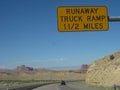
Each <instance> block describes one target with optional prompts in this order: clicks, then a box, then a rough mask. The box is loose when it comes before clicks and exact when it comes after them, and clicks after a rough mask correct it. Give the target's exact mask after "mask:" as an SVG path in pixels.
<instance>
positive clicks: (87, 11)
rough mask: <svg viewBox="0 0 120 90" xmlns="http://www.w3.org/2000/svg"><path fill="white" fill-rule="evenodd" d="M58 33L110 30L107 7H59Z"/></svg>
mask: <svg viewBox="0 0 120 90" xmlns="http://www.w3.org/2000/svg"><path fill="white" fill-rule="evenodd" d="M57 9H58V10H57V13H58V31H59V32H75V31H95V30H97V31H100V30H103V31H105V30H108V28H109V25H108V14H107V7H105V6H78V7H77V6H72V7H71V6H67V7H58V8H57Z"/></svg>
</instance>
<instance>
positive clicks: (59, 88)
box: [32, 84, 101, 90]
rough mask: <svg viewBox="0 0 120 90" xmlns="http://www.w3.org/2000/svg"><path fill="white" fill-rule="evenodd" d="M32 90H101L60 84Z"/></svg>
mask: <svg viewBox="0 0 120 90" xmlns="http://www.w3.org/2000/svg"><path fill="white" fill-rule="evenodd" d="M32 90H101V89H96V88H92V87H85V86H84V87H83V86H74V85H72V84H67V85H65V86H64V85H60V84H51V85H46V86H41V87H38V88H36V89H32Z"/></svg>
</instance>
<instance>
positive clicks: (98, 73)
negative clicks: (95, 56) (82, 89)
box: [86, 51, 120, 86]
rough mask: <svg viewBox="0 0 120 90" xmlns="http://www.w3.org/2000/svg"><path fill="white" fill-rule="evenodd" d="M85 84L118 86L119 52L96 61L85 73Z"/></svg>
mask: <svg viewBox="0 0 120 90" xmlns="http://www.w3.org/2000/svg"><path fill="white" fill-rule="evenodd" d="M86 82H87V83H89V84H93V85H101V86H112V85H114V84H117V85H120V51H118V52H115V53H113V54H110V55H108V56H105V57H103V58H101V59H99V60H96V61H95V62H93V64H91V66H90V67H89V69H88V71H87V75H86Z"/></svg>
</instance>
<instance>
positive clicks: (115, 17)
mask: <svg viewBox="0 0 120 90" xmlns="http://www.w3.org/2000/svg"><path fill="white" fill-rule="evenodd" d="M108 21H109V22H113V21H116V22H119V21H120V16H109V17H108Z"/></svg>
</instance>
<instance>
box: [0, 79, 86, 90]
mask: <svg viewBox="0 0 120 90" xmlns="http://www.w3.org/2000/svg"><path fill="white" fill-rule="evenodd" d="M65 81H66V82H79V81H85V80H65ZM57 83H60V81H54V82H44V83H41V84H35V85H26V86H17V87H9V88H8V87H7V88H0V90H31V89H34V88H37V87H40V86H44V85H49V84H57Z"/></svg>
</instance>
